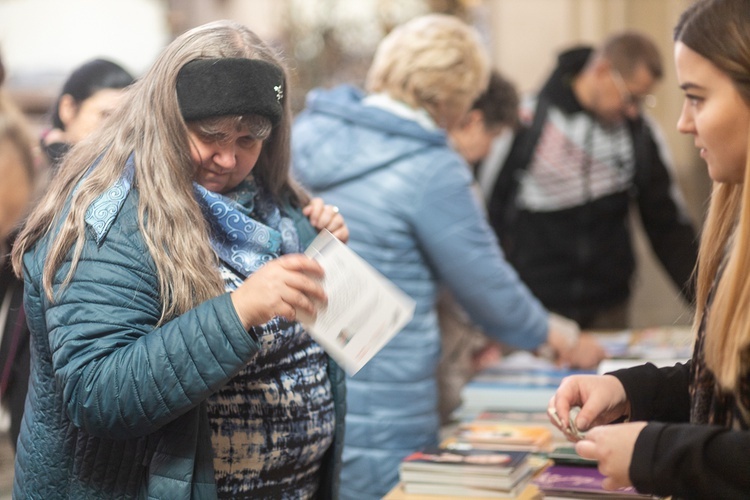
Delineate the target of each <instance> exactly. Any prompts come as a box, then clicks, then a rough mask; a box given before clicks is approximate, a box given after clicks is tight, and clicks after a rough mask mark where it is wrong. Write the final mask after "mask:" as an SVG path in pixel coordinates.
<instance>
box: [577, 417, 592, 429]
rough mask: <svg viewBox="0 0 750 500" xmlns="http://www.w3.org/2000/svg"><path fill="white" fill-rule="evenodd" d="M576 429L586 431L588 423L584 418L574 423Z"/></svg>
mask: <svg viewBox="0 0 750 500" xmlns="http://www.w3.org/2000/svg"><path fill="white" fill-rule="evenodd" d="M576 427H577V428H578V429H580V430H582V431H586V430H588V428H589V423H588V422H587V421H586V419H585V418H580V419H578V420H577V422H576Z"/></svg>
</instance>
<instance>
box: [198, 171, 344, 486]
mask: <svg viewBox="0 0 750 500" xmlns="http://www.w3.org/2000/svg"><path fill="white" fill-rule="evenodd" d="M196 195H197V196H198V199H199V202H200V203H201V206H202V207H203V210H204V213H206V215H207V216H208V220H210V221H211V229H212V239H213V243H214V248H216V249H217V252H218V253H219V256H220V258H221V260H222V264H223V265H222V275H223V276H224V278H225V283H226V288H227V291H232V290H235V289H236V288H237V287H238V286H239V285H240V284H241V283H242V279H243V278H244V277H246V276H248V275H250V274H251V273H252V272H254V271H255V270H257V269H258V268H259V267H260V266H262V265H263V264H264V263H266V262H267V261H269V260H271V259H273V258H276V257H278V256H280V255H283V254H285V253H292V252H301V251H302V250H303V249H302V248H301V247H300V243H299V238H298V237H297V231H296V229H295V227H294V223H293V221H292V220H291V219H289V218H288V217H286V216H284V215H283V214H282V213H281V212H280V210H279V207H278V205H277V204H275V203H273V202H272V201H271V200H270V198H269V197H267V196H265V195H264V194H263V193H262V192H261V191H260V190H258V189H257V188H256V187H255V185H254V184H252V183H250V182H246V183H243V184H241V185H240V186H238V187H237V188H236V189H235V190H234V191H233V192H232V193H229V194H227V195H225V196H222V195H218V194H216V193H211V192H209V191H207V190H205V189H203V188H202V187H200V186H196ZM252 333H253V334H254V335H256V337H257V338H258V340H259V342H260V344H261V346H262V347H261V350H260V351H259V352H258V354H257V355H256V356H255V358H254V359H252V360H251V362H250V363H249V364H248V365H247V367H246V368H245V369H244V370H242V371H241V372H240V373H239V374H238V375H237V376H235V377H234V378H233V379H232V380H231V381H230V382H229V383H228V384H227V385H225V386H224V387H223V388H222V389H221V390H220V391H219V392H217V393H216V394H214V395H213V396H212V397H211V398H209V400H208V416H209V419H210V422H211V429H212V432H213V438H212V442H213V449H214V468H215V471H216V484H217V488H218V494H219V498H232V499H238V498H274V499H285V498H289V499H292V498H314V497H315V494H316V492H317V489H318V484H319V469H320V464H321V462H322V459H323V455H324V454H325V452H326V450H328V448H329V446H330V444H331V441H332V436H333V432H334V424H335V421H334V420H335V419H334V413H333V411H334V410H333V399H332V397H331V387H330V382H329V380H328V376H327V372H326V364H327V360H326V355H325V353H324V351H323V349H322V348H321V347H320V346H319V345H318V344H317V343H316V342H314V341H313V340H312V339H311V338H310V336H309V335H308V334H307V332H305V330H304V329H303V328H302V326H301V325H300V324H299V323H296V322H289V321H286V320H284V319H283V318H274V319H273V320H271V321H269V322H268V323H267V324H265V325H263V326H260V327H255V328H253V330H252Z"/></svg>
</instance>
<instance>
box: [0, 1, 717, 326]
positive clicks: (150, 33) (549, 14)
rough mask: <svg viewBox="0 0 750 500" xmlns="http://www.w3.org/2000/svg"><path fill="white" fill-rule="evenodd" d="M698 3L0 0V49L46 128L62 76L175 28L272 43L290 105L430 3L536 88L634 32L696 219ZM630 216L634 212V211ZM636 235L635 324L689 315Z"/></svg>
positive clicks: (350, 75) (336, 78) (700, 176)
mask: <svg viewBox="0 0 750 500" xmlns="http://www.w3.org/2000/svg"><path fill="white" fill-rule="evenodd" d="M689 3H691V0H0V54H2V57H3V60H4V62H5V65H6V71H7V72H8V82H7V87H8V89H9V90H10V92H11V93H12V95H13V96H14V97H15V98H16V99H17V100H18V101H19V103H20V104H21V105H22V106H23V107H24V109H25V110H26V112H27V113H28V114H29V116H30V117H31V118H32V119H33V120H34V122H35V123H36V124H37V126H38V127H39V128H40V129H41V128H43V127H44V126H45V124H46V122H47V121H48V120H47V117H46V113H47V111H48V110H49V107H50V106H51V105H52V101H53V99H54V98H55V97H56V95H57V92H58V91H59V88H60V86H61V85H62V82H63V80H64V78H65V77H66V76H67V74H68V73H69V72H70V70H71V69H73V68H74V67H76V66H77V65H79V64H80V63H82V62H84V61H86V60H88V59H91V58H94V57H107V58H110V59H113V60H115V61H117V62H119V63H121V64H122V65H124V66H125V67H126V68H127V69H129V70H130V71H132V72H133V73H134V74H136V75H139V74H141V73H142V72H144V71H145V70H146V69H147V68H148V67H149V65H150V64H151V62H152V61H153V59H154V58H155V57H156V56H157V54H158V53H159V52H160V50H161V49H162V48H163V46H164V45H165V44H166V43H168V42H169V41H170V40H171V39H172V38H173V37H174V36H176V35H177V34H179V33H182V32H183V31H185V30H186V29H189V28H191V27H193V26H197V25H199V24H203V23H205V22H208V21H211V20H214V19H222V18H229V19H234V20H237V21H240V22H242V23H244V24H247V25H248V26H249V27H250V28H252V29H253V30H255V31H256V32H257V33H258V34H259V35H260V36H261V37H263V38H264V39H266V40H267V41H269V42H271V43H272V44H273V45H274V46H276V47H277V48H278V49H279V50H280V51H282V52H283V53H284V54H285V57H286V59H287V61H288V63H289V65H290V67H291V69H292V71H293V79H294V81H293V82H292V84H293V89H294V90H293V98H294V101H293V103H294V109H295V110H300V109H301V108H302V107H303V105H304V95H305V93H306V91H307V90H308V89H310V88H312V87H314V86H319V85H323V86H329V85H333V84H336V83H340V82H350V83H354V84H361V82H362V80H363V78H364V74H365V71H366V69H367V67H368V65H369V62H370V59H371V56H372V53H373V50H374V48H375V46H376V45H377V43H378V41H379V40H380V39H381V38H382V37H383V35H384V34H385V33H387V32H388V31H389V30H390V29H391V28H392V27H393V26H395V25H397V24H399V23H401V22H403V21H406V20H408V19H410V18H412V17H414V16H417V15H421V14H424V13H427V12H446V13H451V14H454V15H457V16H460V17H462V18H464V19H465V20H466V21H467V22H469V23H471V24H473V25H474V26H476V27H477V29H478V30H479V31H480V33H481V34H482V36H483V38H484V39H485V41H486V44H487V48H488V50H489V51H490V54H491V56H492V60H493V62H494V63H495V65H496V66H497V67H498V68H499V69H500V70H501V71H502V72H503V73H504V74H505V75H506V76H507V77H508V78H510V79H511V80H512V81H514V82H515V83H516V85H517V86H518V88H519V90H520V91H522V92H526V91H530V90H533V89H535V88H536V87H537V86H538V85H539V84H540V83H541V82H542V81H543V79H544V78H545V77H546V75H547V73H548V72H549V71H550V70H551V69H552V67H553V64H554V61H555V57H556V53H557V52H558V51H559V50H561V49H563V48H566V47H567V46H570V45H573V44H580V43H598V42H599V41H601V40H602V39H603V38H604V37H606V36H607V35H609V34H610V33H612V32H613V31H619V30H623V29H635V30H639V31H642V32H644V33H646V34H648V35H650V36H651V37H652V38H653V39H654V40H655V41H656V43H657V45H658V46H659V47H660V48H661V50H662V55H663V57H664V62H665V69H666V76H665V79H664V81H663V82H662V84H661V85H660V86H659V88H658V89H657V92H656V96H657V105H656V107H655V108H654V109H653V110H649V113H651V114H652V115H653V117H654V118H655V119H656V121H657V123H658V124H659V125H660V127H661V129H662V132H663V134H664V137H665V139H666V141H667V143H668V144H669V146H670V149H671V152H672V155H673V162H674V167H675V175H676V177H677V180H678V182H679V184H680V185H681V187H682V188H683V191H684V194H685V200H686V203H687V206H688V208H689V211H690V213H691V216H692V217H693V220H694V221H695V222H696V224H698V225H700V223H701V221H702V217H703V210H704V204H705V201H706V198H707V196H708V192H709V189H710V182H709V180H708V177H707V174H706V169H705V166H704V165H703V164H702V162H700V161H699V159H698V157H697V155H696V152H695V150H694V148H693V146H692V140H691V139H690V138H689V137H684V136H680V135H679V134H678V133H677V131H676V130H675V123H676V120H677V117H678V115H679V111H680V107H681V103H682V93H681V91H680V90H679V89H678V87H677V83H676V78H675V74H674V68H673V64H672V40H671V34H672V27H673V26H674V24H675V22H676V20H677V17H678V15H679V13H680V12H681V11H682V10H683V9H684V8H685V7H686V6H687V5H688V4H689ZM634 222H635V223H637V222H638V221H637V220H635V219H634ZM641 234H642V233H639V238H638V241H637V245H638V253H639V259H640V260H639V263H640V265H639V272H638V275H637V278H636V282H635V287H636V293H635V307H634V311H633V318H632V322H633V324H634V325H635V326H646V325H654V324H675V323H677V324H687V323H689V322H690V320H691V313H690V311H689V310H688V308H687V307H685V306H684V305H683V304H681V303H680V301H679V300H678V299H677V298H676V291H675V290H674V288H673V287H672V285H671V284H670V283H669V282H668V281H667V280H666V278H665V275H664V273H663V272H662V271H661V269H660V268H659V267H658V266H656V265H655V264H654V258H653V256H652V254H651V252H650V249H649V248H648V246H647V244H646V243H645V242H644V240H643V238H642V236H641Z"/></svg>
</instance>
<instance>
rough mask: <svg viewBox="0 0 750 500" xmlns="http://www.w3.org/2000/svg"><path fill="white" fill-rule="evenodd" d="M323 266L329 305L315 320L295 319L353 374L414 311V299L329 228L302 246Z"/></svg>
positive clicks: (324, 285)
mask: <svg viewBox="0 0 750 500" xmlns="http://www.w3.org/2000/svg"><path fill="white" fill-rule="evenodd" d="M305 255H307V256H308V257H310V258H311V259H314V260H316V261H318V262H319V263H320V265H321V266H322V267H323V270H324V271H325V277H324V278H323V283H322V286H323V289H324V290H325V292H326V294H327V295H328V305H327V306H326V307H324V308H320V309H319V310H318V315H317V318H315V320H312V319H311V318H309V317H305V315H303V314H300V315H299V317H298V320H299V321H300V323H302V324H303V325H304V326H305V328H306V329H307V331H308V332H310V335H311V336H312V337H313V338H314V339H315V340H316V341H317V342H318V343H319V344H320V345H321V346H322V347H323V349H325V350H326V352H327V353H328V354H329V355H330V356H331V357H332V358H333V359H335V360H336V362H338V363H339V365H341V367H342V368H343V369H344V370H346V372H347V373H349V375H354V374H355V373H357V371H359V369H360V368H362V367H363V366H364V365H365V363H367V362H368V361H369V360H370V359H371V358H372V357H373V356H374V355H375V354H376V353H377V352H378V351H379V350H380V349H382V348H383V346H384V345H385V344H386V343H387V342H388V341H389V340H390V339H391V338H392V337H393V336H394V335H396V333H398V332H399V331H400V330H401V329H402V328H403V327H404V326H405V325H406V324H407V323H408V322H409V321H410V320H411V318H412V317H413V316H414V308H415V306H416V304H415V302H414V300H413V299H412V298H411V297H409V296H408V295H406V294H405V293H404V292H402V291H401V290H400V289H399V288H397V287H396V286H395V285H394V284H393V283H391V282H390V281H388V280H387V279H386V278H385V277H384V276H383V275H382V274H380V273H379V272H378V271H377V270H375V269H374V268H373V267H372V266H371V265H370V264H368V263H367V262H366V261H365V260H364V259H362V258H361V257H360V256H359V255H357V254H356V253H354V252H353V251H352V250H351V249H350V248H349V247H347V246H346V245H344V244H343V243H341V242H340V241H339V240H338V239H337V238H336V237H335V236H333V235H332V234H331V233H330V232H329V231H327V230H323V231H321V232H320V234H319V235H318V236H317V237H316V238H315V239H314V240H313V242H312V243H311V244H310V246H309V247H308V248H307V250H305Z"/></svg>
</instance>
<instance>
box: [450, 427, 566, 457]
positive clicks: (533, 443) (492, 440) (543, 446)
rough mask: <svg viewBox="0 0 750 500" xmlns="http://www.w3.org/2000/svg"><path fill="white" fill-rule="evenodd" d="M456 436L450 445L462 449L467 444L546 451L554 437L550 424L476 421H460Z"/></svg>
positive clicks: (478, 446) (491, 447) (480, 446)
mask: <svg viewBox="0 0 750 500" xmlns="http://www.w3.org/2000/svg"><path fill="white" fill-rule="evenodd" d="M453 437H454V438H455V439H454V440H453V442H452V443H450V442H448V443H447V444H446V446H448V447H451V446H452V447H453V448H458V447H459V446H458V444H459V443H463V444H466V445H470V446H472V447H474V448H485V449H498V448H503V449H508V450H510V449H514V450H523V451H546V450H548V449H549V448H550V446H551V444H552V437H553V436H552V430H551V429H550V428H549V427H548V426H541V425H525V424H523V425H517V424H513V423H507V422H500V421H491V420H472V421H469V422H462V423H460V424H459V425H458V428H457V429H456V432H455V434H454V436H453Z"/></svg>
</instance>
